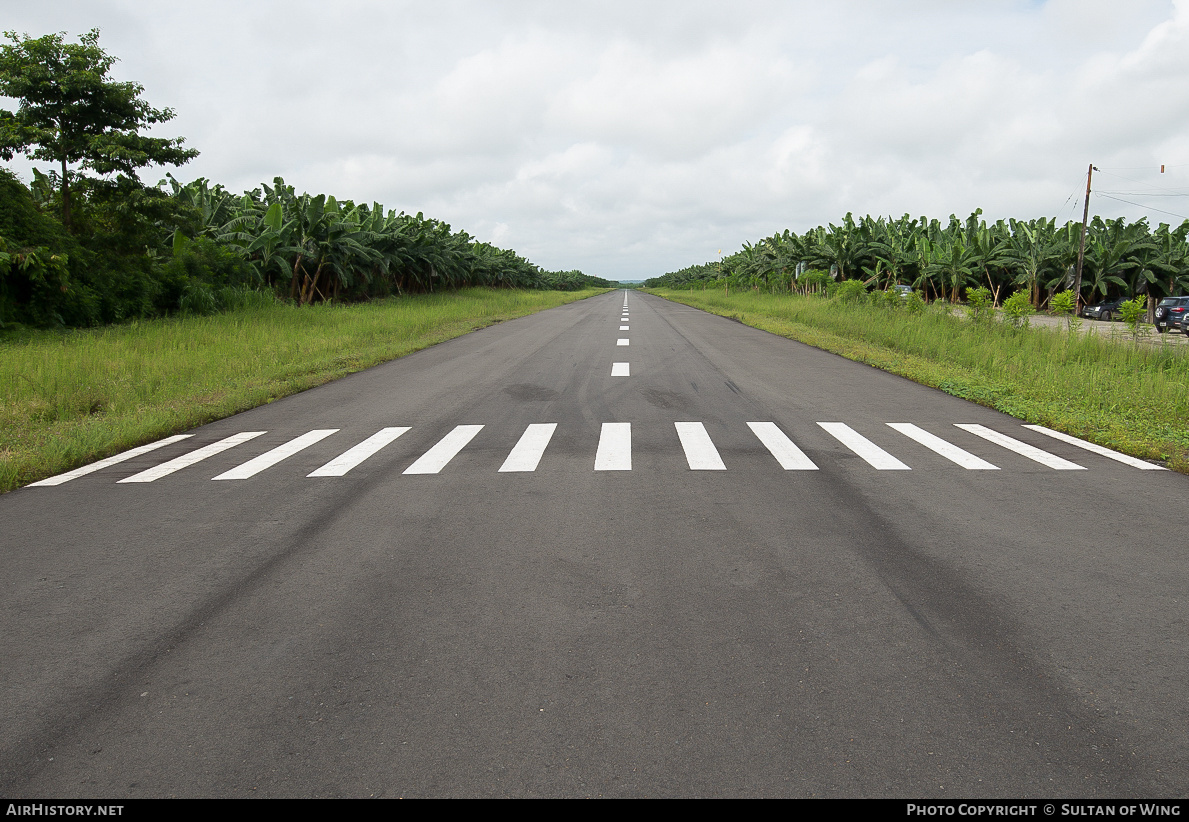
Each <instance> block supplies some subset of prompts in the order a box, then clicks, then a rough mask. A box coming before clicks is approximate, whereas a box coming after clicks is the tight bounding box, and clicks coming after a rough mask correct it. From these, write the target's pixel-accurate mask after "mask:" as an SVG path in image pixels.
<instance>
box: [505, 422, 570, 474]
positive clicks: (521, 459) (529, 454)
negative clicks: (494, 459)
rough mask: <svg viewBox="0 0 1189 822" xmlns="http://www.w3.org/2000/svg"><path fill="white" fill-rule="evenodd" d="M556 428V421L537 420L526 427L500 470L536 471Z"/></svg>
mask: <svg viewBox="0 0 1189 822" xmlns="http://www.w3.org/2000/svg"><path fill="white" fill-rule="evenodd" d="M555 430H557V423H555V422H535V423H533V424H532V425H530V426H529V427H528V428H526V429H524V433H523V434H521V435H520V441H519V442H517V443H516V446H515V447H514V448H513V449H512V453H510V454H508V458H507V459H506V460H504V464H503V465H501V466H500V472H501V473H502V472H507V471H536V470H537V463H539V462H540V461H541V455H543V454H544V453H545V447H546V446H547V445H549V440H550V439H551V438H552V437H553V432H554V431H555Z"/></svg>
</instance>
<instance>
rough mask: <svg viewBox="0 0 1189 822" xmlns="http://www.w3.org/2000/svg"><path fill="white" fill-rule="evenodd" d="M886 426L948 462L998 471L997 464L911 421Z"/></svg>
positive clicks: (980, 469) (974, 469)
mask: <svg viewBox="0 0 1189 822" xmlns="http://www.w3.org/2000/svg"><path fill="white" fill-rule="evenodd" d="M888 427H890V428H894V429H896V430H897V431H899V432H900V433H901V434H903V435H904V436H906V437H909V438H910V439H914V440H916V441H917V442H919V443H920V444H921V445H923V446H925V447H926V448H928V449H929V450H930V451H934V452H936V453H938V454H941V456H943V457H945V458H946V459H947V460H949V461H950V462H956V463H957V464H958V465H961V466H962V467H963V468H969V469H971V470H973V471H998V470H999V466H998V465H992V464H991V463H989V462H987V461H986V460H985V459H981V458H980V457H976V456H975V455H974V454H971V453H970V452H969V451H963V450H962V449H961V448H959V447H958V446H956V445H954V444H952V443H948V442H946V441H945V440H943V439H942V438H941V437H935V436H933V435H932V434H930V433H929V432H928V431H926V430H924V429H923V428H918V427H917V426H915V425H913V424H912V423H911V422H889V423H888Z"/></svg>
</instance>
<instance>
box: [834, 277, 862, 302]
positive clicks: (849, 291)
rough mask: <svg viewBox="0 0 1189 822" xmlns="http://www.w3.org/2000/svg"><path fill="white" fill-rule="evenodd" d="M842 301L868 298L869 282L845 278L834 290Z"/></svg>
mask: <svg viewBox="0 0 1189 822" xmlns="http://www.w3.org/2000/svg"><path fill="white" fill-rule="evenodd" d="M834 297H835V299H837V300H838V302H840V303H857V302H861V301H862V300H864V299H866V298H867V283H865V282H863V281H862V280H843V281H842V282H840V283H839V284H838V288H837V289H836V290H835V291H834Z"/></svg>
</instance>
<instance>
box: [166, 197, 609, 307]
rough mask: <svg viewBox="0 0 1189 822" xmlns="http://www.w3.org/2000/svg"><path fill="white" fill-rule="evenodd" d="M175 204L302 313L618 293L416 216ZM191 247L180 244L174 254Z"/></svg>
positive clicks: (290, 201) (189, 201)
mask: <svg viewBox="0 0 1189 822" xmlns="http://www.w3.org/2000/svg"><path fill="white" fill-rule="evenodd" d="M169 184H170V186H171V187H172V196H173V197H174V198H175V199H177V200H178V201H180V202H181V203H182V204H184V205H185V206H188V207H189V208H191V209H192V210H193V212H194V213H195V214H197V215H198V217H199V226H198V228H197V231H196V232H195V236H196V237H199V238H209V239H210V240H213V241H214V242H216V243H218V244H219V245H220V246H222V247H223V248H225V249H228V250H230V251H232V252H234V253H235V254H236V255H238V256H239V257H240V258H242V259H243V260H245V261H246V262H248V264H249V265H250V266H251V267H252V271H253V273H254V275H255V277H256V279H257V280H258V282H259V283H261V284H263V285H266V286H268V287H270V288H272V289H274V290H276V291H277V292H278V293H282V294H285V295H287V296H288V297H289V299H291V300H293V301H295V302H297V303H300V304H302V305H305V304H309V303H312V302H321V301H324V300H332V299H338V298H342V297H347V298H359V297H363V296H372V295H376V294H388V293H396V294H408V293H423V292H429V291H438V290H441V289H456V288H462V287H464V286H490V287H497V288H500V287H502V288H542V289H561V290H574V289H578V288H582V287H585V286H586V285H588V284H595V285H600V286H610V285H612V284H611V283H609V282H607V281H604V280H601V279H598V278H595V277H588V276H586V275H583V274H582V273H581V272H578V271H566V272H546V271H543V270H542V269H540V268H538V267H537V266H536V265H534V264H532V263H531V262H529V261H528V260H526V259H525V258H523V257H521V256H519V255H518V254H516V253H515V252H512V251H508V250H506V249H501V248H496V247H495V246H493V245H491V244H489V243H483V242H478V241H476V240H475V239H474V238H473V237H471V236H470V235H469V234H467V233H466V232H465V231H459V232H452V231H451V229H450V226H449V225H447V224H446V223H443V222H441V221H439V220H435V219H432V218H427V217H425V216H424V215H422V214H421V213H420V212H418V213H417V214H416V215H415V216H410V215H408V214H405V213H404V212H401V213H399V214H397V213H395V212H393V211H391V210H388V211H385V209H384V207H383V206H381V205H380V204H379V203H374V204H372V205H371V206H368V205H364V204H360V205H356V204H354V203H352V202H350V201H345V202H341V203H340V202H339V201H337V200H336V199H335V198H334V197H329V196H327V195H325V194H318V195H312V194H297V193H296V192H295V191H294V189H293V186H289V185H286V184H285V181H284V180H282V179H281V178H279V177H278V178H276V179H275V180H274V181H273V185H272V186H268V185H264V186H262V187H261V188H259V189H254V190H252V191H249V192H246V193H245V194H243V195H241V196H236V195H233V194H231V193H230V192H228V191H226V190H225V189H224V188H223V187H222V186H218V185H216V186H214V187H213V188H212V187H211V186H210V185H209V183H208V182H207V181H206V180H205V179H199V180H196V181H195V182H192V183H189V184H188V185H182V184H180V183H178V181H177V180H175V179H173V177H172V176H171V177H170V178H169ZM189 242H190V237H187V236H186V235H185V234H183V233H181V232H180V231H178V232H175V234H174V235H173V248H174V251H175V253H178V252H180V251H181V250H182V249H184V248H185V247H186V246H187V244H188V243H189Z"/></svg>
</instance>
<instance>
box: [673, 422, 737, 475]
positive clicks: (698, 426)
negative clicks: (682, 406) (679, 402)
mask: <svg viewBox="0 0 1189 822" xmlns="http://www.w3.org/2000/svg"><path fill="white" fill-rule="evenodd" d="M673 425H674V426H676V428H677V437H678V438H679V439H680V440H681V447H682V448H683V449H685V461H686V462H688V463H689V468H690V470H691V471H725V470H727V467H726V466H725V465H723V462H722V457H720V456H719V455H718V449H717V448H715V447H714V441H713V440H711V439H710V435H709V434H707V433H706V426H704V425H702V423H700V422H675V423H673Z"/></svg>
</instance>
